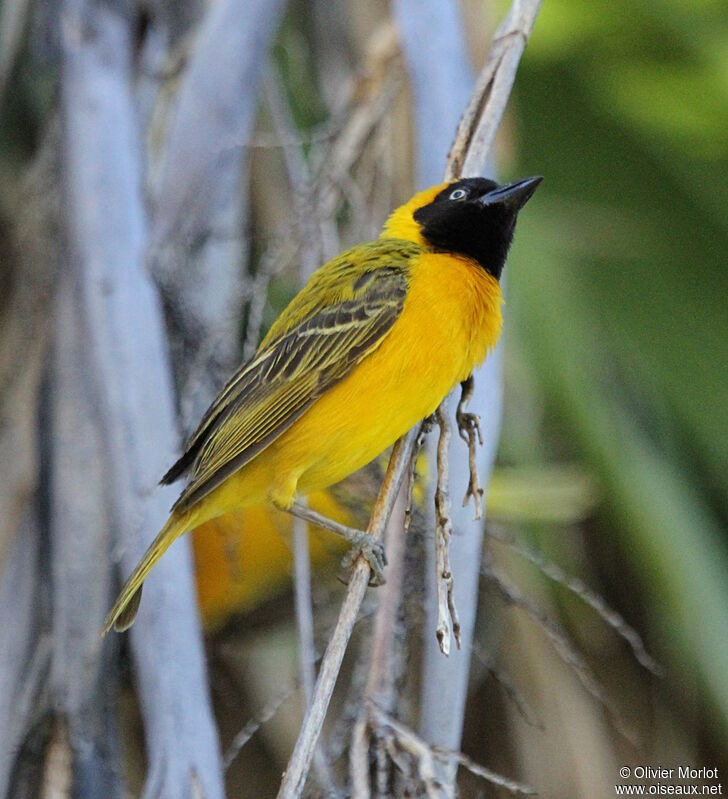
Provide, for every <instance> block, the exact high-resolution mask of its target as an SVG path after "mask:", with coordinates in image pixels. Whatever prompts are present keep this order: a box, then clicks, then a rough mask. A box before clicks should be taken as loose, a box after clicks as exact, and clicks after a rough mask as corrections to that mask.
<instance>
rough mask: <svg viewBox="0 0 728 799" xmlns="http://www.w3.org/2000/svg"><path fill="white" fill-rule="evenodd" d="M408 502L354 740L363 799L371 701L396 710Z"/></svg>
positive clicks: (393, 539) (395, 520) (399, 520)
mask: <svg viewBox="0 0 728 799" xmlns="http://www.w3.org/2000/svg"><path fill="white" fill-rule="evenodd" d="M419 438H420V436H418V440H419ZM415 443H417V442H415ZM415 452H416V449H413V453H412V458H411V460H412V461H414V456H415ZM410 475H411V471H410ZM405 502H406V495H405V494H404V493H402V492H401V493H400V495H399V497H398V500H397V504H396V505H395V508H394V512H393V513H392V515H391V517H390V519H389V523H388V524H387V530H386V546H387V559H388V566H387V583H386V585H385V586H384V588H383V589H382V590H381V591H380V592H379V606H378V608H377V613H376V616H375V619H374V633H373V636H372V641H371V656H370V659H369V672H368V674H367V681H366V685H365V687H364V702H363V704H362V705H361V707H360V711H359V716H358V718H357V721H356V724H355V725H354V730H353V732H352V737H351V749H350V752H349V762H350V766H351V768H350V772H351V778H352V790H353V793H354V795H355V796H357V797H359V799H365V798H366V797H368V796H369V794H370V786H369V767H368V766H369V725H370V719H369V704H370V703H369V700H373V701H375V702H376V703H377V704H378V705H379V706H380V707H382V708H385V709H386V710H387V711H388V712H389V711H391V710H392V709H393V707H394V676H395V666H394V662H393V661H394V656H395V652H394V639H395V631H396V628H397V612H398V610H399V605H400V600H401V595H402V578H403V570H404V555H405V533H404V525H405V518H404V505H405ZM398 511H399V512H398ZM379 751H380V750H379V749H378V752H379ZM378 760H381V758H378ZM378 773H379V774H380V782H382V781H383V779H384V776H383V775H384V763H383V762H378ZM380 792H381V791H380Z"/></svg>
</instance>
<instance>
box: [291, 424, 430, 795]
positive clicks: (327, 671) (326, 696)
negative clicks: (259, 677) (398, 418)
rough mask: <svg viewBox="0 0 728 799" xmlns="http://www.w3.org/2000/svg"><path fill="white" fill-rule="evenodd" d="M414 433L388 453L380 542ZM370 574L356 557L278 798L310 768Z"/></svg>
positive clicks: (379, 510) (376, 514)
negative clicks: (390, 455) (389, 456)
mask: <svg viewBox="0 0 728 799" xmlns="http://www.w3.org/2000/svg"><path fill="white" fill-rule="evenodd" d="M418 432H419V429H418V428H414V429H412V430H410V431H409V433H407V434H406V435H404V436H403V437H402V438H400V439H399V441H397V443H396V444H395V445H394V449H393V450H392V457H391V458H390V461H389V466H388V467H387V473H386V474H385V476H384V480H383V482H382V487H381V489H380V490H379V496H378V497H377V501H376V503H375V505H374V509H373V511H372V515H371V518H370V520H369V527H368V530H367V532H368V534H369V535H370V536H372V538H374V539H375V540H380V539H381V537H382V534H383V533H384V529H385V527H386V526H387V522H388V521H389V517H390V515H391V512H392V508H393V507H394V501H395V499H396V497H397V494H398V493H399V488H400V486H401V484H402V480H403V478H404V475H405V472H406V470H407V468H408V466H409V460H410V457H411V456H412V451H413V449H414V444H415V441H416V439H417V435H418ZM370 573H371V570H370V568H369V564H368V563H367V562H366V560H364V558H361V557H360V558H358V560H357V562H356V564H355V566H354V571H353V573H352V575H351V580H350V581H349V587H348V589H347V592H346V596H345V597H344V601H343V603H342V606H341V611H340V613H339V618H338V621H337V623H336V627H335V628H334V632H333V634H332V636H331V640H330V641H329V644H328V646H327V647H326V653H325V654H324V658H323V661H322V663H321V668H320V670H319V677H318V680H317V682H316V687H315V689H314V695H313V700H312V702H311V705H310V706H309V708H308V711H307V712H306V716H305V718H304V720H303V725H302V726H301V731H300V733H299V736H298V740H297V741H296V746H295V748H294V750H293V754H292V755H291V759H290V761H289V763H288V768H287V769H286V773H285V774H284V775H283V781H282V782H281V787H280V790H279V791H278V797H279V799H295V798H296V797H298V796H300V795H301V791H302V790H303V786H304V784H305V782H306V777H307V775H308V771H309V768H310V766H311V758H312V757H313V750H314V747H315V745H316V741H317V740H318V737H319V735H320V733H321V727H322V726H323V723H324V718H325V716H326V711H327V709H328V706H329V702H330V701H331V695H332V693H333V691H334V685H335V683H336V678H337V677H338V675H339V670H340V669H341V662H342V660H343V659H344V652H345V651H346V647H347V644H348V642H349V638H350V637H351V631H352V628H353V626H354V623H355V621H356V617H357V614H358V613H359V608H360V607H361V603H362V601H363V599H364V594H365V593H366V589H367V585H368V583H369V576H370Z"/></svg>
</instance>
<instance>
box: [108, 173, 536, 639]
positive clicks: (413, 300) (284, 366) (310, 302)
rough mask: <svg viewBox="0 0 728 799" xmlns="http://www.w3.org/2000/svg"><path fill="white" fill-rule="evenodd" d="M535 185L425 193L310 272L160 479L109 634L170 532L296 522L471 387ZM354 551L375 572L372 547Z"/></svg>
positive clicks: (132, 612)
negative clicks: (324, 493) (256, 511)
mask: <svg viewBox="0 0 728 799" xmlns="http://www.w3.org/2000/svg"><path fill="white" fill-rule="evenodd" d="M541 180H542V178H541V177H540V176H536V177H530V178H526V179H524V180H519V181H516V182H513V183H509V184H507V185H499V184H498V183H496V182H495V181H492V180H489V179H487V178H481V177H472V178H462V179H458V180H453V181H448V182H446V183H442V184H440V185H437V186H433V187H431V188H429V189H425V190H424V191H420V192H418V193H417V194H415V195H414V196H413V197H412V198H411V199H410V200H409V201H408V202H406V203H405V204H404V205H402V206H400V207H399V208H397V209H396V210H395V211H393V213H392V214H391V215H390V216H389V218H388V220H387V221H386V223H385V225H384V227H383V229H382V232H381V235H380V236H379V238H377V239H375V240H374V241H371V242H368V243H365V244H360V245H357V246H355V247H353V248H351V249H349V250H346V251H345V252H343V253H341V254H340V255H339V256H337V257H335V258H334V259H332V260H331V261H329V262H328V263H326V264H324V265H323V266H321V267H320V268H319V269H318V270H316V271H315V272H314V273H313V275H312V276H311V278H310V279H309V281H308V283H307V284H306V285H305V286H304V287H303V288H302V289H301V291H300V292H299V293H298V294H297V295H296V296H295V297H294V298H293V300H292V301H291V302H290V304H289V305H288V306H287V307H286V308H285V309H284V310H283V312H282V313H281V314H280V316H279V317H278V319H277V320H276V321H275V322H274V323H273V325H272V326H271V328H270V329H269V331H268V333H267V335H266V336H265V337H264V339H263V341H262V342H261V344H260V346H259V347H258V350H257V351H256V353H255V355H254V356H253V357H252V358H251V359H250V360H249V361H247V362H246V363H244V364H243V365H242V366H241V367H240V368H239V369H238V370H237V371H236V372H235V373H234V374H233V376H232V377H231V378H230V379H229V380H228V382H227V383H226V384H225V385H224V386H223V388H222V390H221V391H220V393H219V394H218V396H217V397H216V398H215V399H214V400H213V402H212V404H211V405H210V407H209V408H208V410H207V411H206V412H205V414H204V415H203V417H202V419H201V421H200V423H199V425H198V427H197V429H196V430H195V432H194V433H193V434H192V436H191V437H190V438H189V440H188V441H187V443H186V445H185V447H184V450H183V452H182V455H181V456H180V457H179V459H178V460H177V461H176V462H175V463H174V464H173V465H172V467H171V468H170V469H169V470H168V471H167V473H166V474H165V475H164V476H163V477H162V479H161V483H163V484H169V483H173V482H174V481H176V480H178V479H179V478H181V477H182V476H183V475H185V474H187V473H189V474H190V478H189V481H188V482H187V485H186V486H185V488H184V489H183V491H182V493H181V494H180V496H179V498H178V499H177V501H176V502H175V503H174V505H173V506H172V509H171V512H170V516H169V519H168V520H167V522H166V524H165V525H164V526H163V528H162V530H161V531H160V532H159V534H158V535H157V537H156V538H155V539H154V541H153V542H152V543H151V544H150V546H149V548H148V549H147V551H146V553H145V554H144V556H143V557H142V559H141V561H140V562H139V564H138V565H137V566H136V568H135V569H134V571H133V572H132V574H131V576H130V577H129V578H128V580H127V581H126V583H125V584H124V586H123V588H122V590H121V592H120V594H119V597H118V599H117V601H116V603H115V604H114V606H113V607H112V608H111V610H110V611H109V614H108V616H107V617H106V620H105V622H104V627H103V630H102V632H103V633H104V634H105V633H107V632H108V631H110V630H111V629H112V628H113V629H115V630H116V631H119V632H121V631H124V630H126V629H127V628H128V627H130V626H131V624H132V623H133V621H134V619H135V617H136V614H137V611H138V609H139V604H140V600H141V591H142V585H143V583H144V580H145V579H146V577H147V575H148V574H149V572H150V571H151V569H152V568H153V566H154V565H155V564H156V563H157V561H158V560H159V558H160V557H161V556H162V555H163V554H164V552H165V551H166V550H167V548H168V547H169V546H170V545H171V544H172V542H173V541H175V540H176V539H177V538H178V537H179V536H180V535H182V534H183V533H186V532H188V531H190V530H194V529H196V528H198V527H199V526H200V525H202V524H204V523H205V522H208V521H210V520H211V519H215V518H217V517H219V516H222V515H224V514H227V513H231V512H234V511H236V510H239V509H242V508H246V507H252V506H255V505H258V504H260V503H261V502H269V503H272V504H273V505H274V506H275V507H276V508H278V509H280V510H291V508H292V506H293V505H294V503H295V502H296V501H297V498H298V497H299V496H303V497H305V496H307V495H308V494H310V493H313V492H316V491H319V490H321V489H324V488H326V487H327V486H331V485H333V484H334V483H337V482H339V481H340V480H342V479H343V478H344V477H346V476H347V475H349V474H352V473H353V472H355V471H356V470H357V469H359V468H361V467H363V466H364V465H366V464H367V463H369V462H370V461H372V460H373V459H374V458H376V457H377V455H379V454H380V453H381V452H383V451H384V450H385V449H386V448H387V447H389V446H390V445H391V444H393V443H394V441H396V440H397V439H398V438H399V437H400V436H402V435H403V434H404V433H406V432H407V431H408V430H409V429H411V428H412V427H413V426H414V425H415V424H417V423H418V422H420V421H421V420H422V419H425V418H426V417H428V416H430V415H431V414H432V413H434V411H435V410H436V409H437V407H438V405H439V404H440V402H441V401H442V400H443V399H444V398H445V396H447V394H448V393H449V392H450V391H451V390H452V389H453V388H454V387H455V386H456V385H457V384H458V383H462V382H463V381H465V380H467V379H468V378H469V377H470V375H471V374H472V372H473V370H474V369H475V368H476V367H477V366H478V365H480V364H481V363H482V362H483V361H484V360H485V358H486V356H487V354H488V353H489V351H491V350H492V349H493V348H494V347H495V344H496V342H497V341H498V338H499V336H500V332H501V327H502V321H503V320H502V310H501V305H502V303H503V296H502V293H501V289H500V278H501V274H502V271H503V268H504V266H505V262H506V258H507V255H508V251H509V248H510V245H511V242H512V240H513V234H514V229H515V225H516V219H517V217H518V213H519V211H520V210H521V209H522V208H523V206H524V205H525V204H526V202H527V201H528V200H529V199H530V198H531V196H532V195H533V193H534V191H535V190H536V188H537V187H538V185H539V183H540V182H541ZM353 543H354V544H355V546H356V547H357V548H358V549H360V550H361V551H362V554H364V556H365V557H366V558H367V560H368V562H369V564H370V566H371V567H372V569H373V571H374V572H375V574H378V575H380V576H381V572H382V569H383V567H384V562H385V559H384V553H383V550H382V549H381V545H380V544H378V543H377V542H374V541H373V540H371V539H369V540H367V536H360V537H359V538H357V539H355V540H354V541H353Z"/></svg>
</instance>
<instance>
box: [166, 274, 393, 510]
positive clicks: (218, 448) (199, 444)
mask: <svg viewBox="0 0 728 799" xmlns="http://www.w3.org/2000/svg"><path fill="white" fill-rule="evenodd" d="M380 283H383V284H384V285H383V286H381V287H380V286H379V285H378V284H380ZM373 284H374V286H373V287H372V291H371V292H369V293H367V295H366V296H365V297H362V298H361V299H357V300H353V301H350V300H347V301H344V302H341V303H339V304H338V305H337V306H334V307H330V308H326V309H323V310H322V311H319V312H318V313H317V314H314V315H313V316H312V317H309V318H308V319H306V320H305V321H303V322H302V323H301V324H300V325H299V326H298V327H296V328H294V329H293V330H291V331H289V332H288V333H286V334H284V335H283V336H281V337H279V338H278V339H277V340H276V341H275V342H273V343H272V344H270V345H269V347H268V348H266V350H265V351H263V352H261V353H260V354H259V355H258V356H257V357H256V359H255V360H254V361H252V362H251V363H250V364H248V365H247V366H246V367H243V369H241V371H240V373H239V374H238V375H236V376H235V377H233V379H232V380H231V381H229V383H228V385H227V386H226V388H225V389H223V393H222V395H221V398H220V399H219V400H217V401H216V402H215V403H214V404H213V406H212V407H211V409H210V411H208V413H207V414H206V418H205V420H203V423H201V424H200V428H199V431H198V433H196V435H195V437H193V441H192V442H191V445H190V446H189V447H188V449H187V453H186V454H185V456H183V457H184V458H187V460H188V465H190V464H189V461H190V460H191V459H190V458H189V456H188V453H189V455H191V456H192V459H194V471H193V478H192V481H191V482H190V484H189V485H188V486H187V488H186V489H185V490H184V491H183V493H182V495H181V496H180V498H179V499H178V500H177V502H176V503H175V505H174V506H173V510H185V509H186V508H189V507H190V506H191V505H193V504H194V503H195V502H197V501H199V500H200V499H202V498H203V497H204V496H205V495H206V494H208V493H209V492H211V491H213V490H214V489H215V488H216V487H217V486H219V485H220V484H221V483H222V482H224V481H225V480H226V479H227V478H228V477H229V476H230V475H231V474H232V473H233V472H235V471H237V470H238V469H240V468H241V467H242V466H244V465H245V464H246V463H248V462H249V461H250V460H252V459H253V458H254V457H255V456H256V455H257V454H258V453H260V452H261V451H262V450H263V449H265V448H266V447H267V446H269V445H270V444H271V443H272V442H273V441H274V440H275V439H276V438H278V437H279V436H280V435H281V434H282V433H284V432H285V431H286V430H288V428H289V427H290V426H291V425H292V424H293V423H294V422H296V421H297V420H298V419H300V417H301V416H302V415H303V414H304V413H305V412H306V410H308V408H309V407H310V406H311V404H312V403H313V402H315V400H316V399H318V398H319V397H320V396H321V394H322V393H323V392H324V391H326V390H327V389H329V388H331V387H332V386H333V385H335V384H336V383H338V382H339V381H340V380H341V379H343V378H344V377H346V375H347V374H349V372H350V371H351V369H352V368H353V367H354V366H355V364H356V363H357V362H358V361H359V360H360V359H361V358H362V357H364V356H365V355H366V354H367V353H369V352H370V351H371V350H372V349H374V348H375V347H376V346H377V345H378V344H379V343H380V342H381V339H382V338H383V336H384V335H386V333H387V332H388V331H389V329H390V328H391V327H392V325H393V324H394V322H395V321H396V319H397V318H398V316H399V314H400V312H401V310H402V306H403V304H404V298H405V295H406V288H407V277H406V274H405V272H404V271H403V270H400V271H398V272H397V273H396V274H394V275H393V274H392V273H391V272H390V271H389V270H388V274H386V275H383V276H382V278H381V279H380V280H377V279H375V280H374V281H373ZM193 453H194V454H193Z"/></svg>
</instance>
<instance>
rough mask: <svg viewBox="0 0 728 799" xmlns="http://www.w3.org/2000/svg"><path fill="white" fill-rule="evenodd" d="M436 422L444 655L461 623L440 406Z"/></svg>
mask: <svg viewBox="0 0 728 799" xmlns="http://www.w3.org/2000/svg"><path fill="white" fill-rule="evenodd" d="M435 419H436V421H437V424H438V425H439V427H440V438H439V439H438V442H437V488H436V489H435V521H436V530H435V561H436V568H437V574H436V579H437V630H436V634H437V640H438V643H439V644H440V651H441V652H442V654H443V655H446V656H447V655H449V654H450V632H451V628H450V624H451V623H452V635H453V636H454V637H455V643H456V644H457V647H458V649H460V620H459V619H458V613H457V609H456V608H455V600H454V599H453V593H452V592H453V579H452V572H451V571H450V553H449V549H450V538H451V537H452V521H451V520H450V464H449V461H448V456H447V454H448V448H449V447H450V421H449V419H448V418H447V412H446V410H445V409H444V408H443V406H442V405H441V406H440V407H439V408H438V409H437V411H435Z"/></svg>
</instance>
